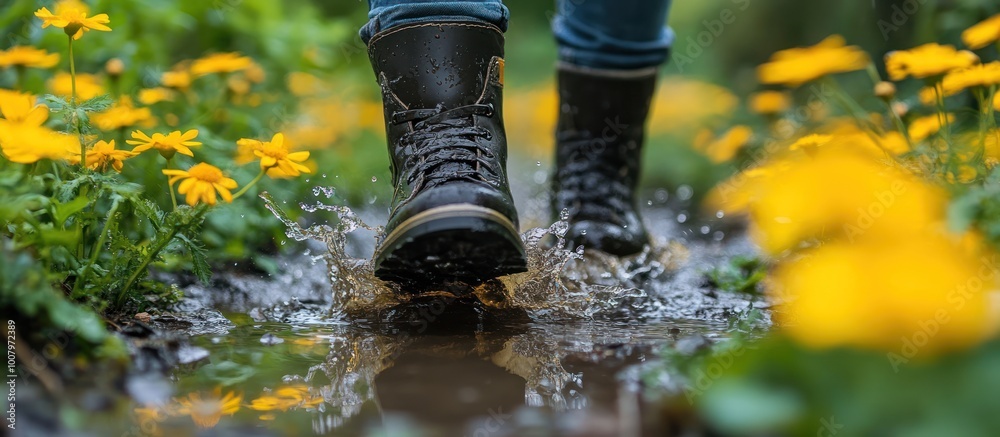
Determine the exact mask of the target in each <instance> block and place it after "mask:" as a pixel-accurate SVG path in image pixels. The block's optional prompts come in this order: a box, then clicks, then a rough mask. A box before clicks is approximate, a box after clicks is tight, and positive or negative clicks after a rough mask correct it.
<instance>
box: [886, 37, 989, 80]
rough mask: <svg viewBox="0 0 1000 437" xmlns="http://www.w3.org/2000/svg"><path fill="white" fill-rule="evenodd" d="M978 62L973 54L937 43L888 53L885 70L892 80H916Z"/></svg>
mask: <svg viewBox="0 0 1000 437" xmlns="http://www.w3.org/2000/svg"><path fill="white" fill-rule="evenodd" d="M978 62H979V57H978V56H976V54H975V53H972V52H970V51H968V50H956V49H955V47H954V46H950V45H940V44H937V43H930V44H924V45H922V46H919V47H916V48H912V49H910V50H900V51H895V52H889V53H888V54H886V55H885V68H886V70H887V71H888V72H889V78H890V79H892V80H903V79H905V78H907V77H910V76H912V77H914V78H917V79H922V78H925V77H931V76H938V75H942V74H945V73H947V72H949V71H952V70H956V69H959V68H966V67H971V66H972V65H974V64H976V63H978Z"/></svg>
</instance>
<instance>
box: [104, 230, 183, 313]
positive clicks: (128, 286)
mask: <svg viewBox="0 0 1000 437" xmlns="http://www.w3.org/2000/svg"><path fill="white" fill-rule="evenodd" d="M179 230H180V229H179V228H177V227H174V228H171V229H170V234H169V235H168V236H167V238H165V239H163V241H162V242H160V244H158V245H157V246H156V247H155V248H153V250H151V251H149V253H148V254H146V258H144V259H143V260H142V263H141V264H139V268H137V269H135V271H134V272H132V276H130V277H129V278H128V281H126V282H125V286H123V287H122V288H121V290H118V298H117V299H116V304H117V305H118V306H121V305H122V303H124V300H125V296H126V295H127V294H128V293H127V292H128V290H129V289H131V288H132V284H133V283H134V282H135V281H136V280H137V279H139V275H140V274H142V273H145V272H146V267H149V263H151V262H153V258H154V257H156V255H157V254H158V253H160V251H161V250H163V248H164V247H167V244H170V241H171V240H173V239H174V236H175V235H177V232H178V231H179Z"/></svg>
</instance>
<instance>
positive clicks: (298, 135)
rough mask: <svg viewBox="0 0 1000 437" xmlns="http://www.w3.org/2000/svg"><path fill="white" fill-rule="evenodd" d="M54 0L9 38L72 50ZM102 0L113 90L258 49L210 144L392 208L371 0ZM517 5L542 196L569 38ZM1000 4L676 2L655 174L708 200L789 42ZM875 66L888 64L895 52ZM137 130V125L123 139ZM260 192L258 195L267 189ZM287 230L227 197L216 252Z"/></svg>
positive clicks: (13, 4)
mask: <svg viewBox="0 0 1000 437" xmlns="http://www.w3.org/2000/svg"><path fill="white" fill-rule="evenodd" d="M570 1H573V0H570ZM45 3H46V2H39V1H37V0H5V1H4V5H3V6H0V31H2V33H0V34H2V35H5V36H6V37H5V39H6V41H4V46H8V45H15V44H33V45H36V46H39V47H43V48H49V49H50V50H57V49H58V48H60V47H62V44H64V41H63V38H64V36H63V35H62V34H61V33H59V32H45V31H43V30H42V29H40V26H38V25H37V23H36V22H35V21H36V20H34V19H33V17H32V12H33V11H34V10H35V9H37V8H38V7H39V6H41V5H43V4H45ZM90 3H91V8H92V9H93V10H97V11H102V12H106V13H108V14H110V15H111V16H112V17H128V18H127V19H124V20H122V19H120V18H116V20H115V22H113V23H112V25H113V27H114V31H113V32H109V33H104V34H101V35H94V36H93V37H92V38H91V39H90V41H89V44H86V45H83V46H82V47H79V48H78V50H79V52H78V55H77V58H78V66H77V69H78V71H82V72H86V73H91V74H94V75H95V80H96V81H98V82H99V83H100V84H101V85H103V86H106V87H107V88H108V90H109V91H110V92H111V93H113V94H116V95H135V94H136V93H137V92H138V91H139V90H141V89H147V88H153V87H156V86H159V84H160V81H161V76H162V74H163V73H164V72H166V71H169V70H170V69H171V68H173V67H175V66H177V65H182V63H183V62H184V61H185V60H191V59H195V58H198V57H200V56H203V55H205V54H206V53H212V52H229V51H237V52H240V53H242V54H245V55H248V56H250V57H252V58H253V59H254V60H255V61H256V62H257V64H259V66H260V71H258V72H257V73H258V74H255V75H254V77H249V76H247V77H244V78H243V80H240V78H229V80H228V81H227V83H226V84H221V83H212V82H211V81H210V80H202V81H200V85H201V86H203V87H207V88H208V89H211V87H218V86H224V87H227V88H228V94H229V96H228V98H229V99H230V100H232V103H233V107H232V108H228V109H227V113H226V114H225V117H224V120H222V121H223V122H220V123H219V125H220V127H221V129H202V138H204V139H205V142H206V145H207V146H208V147H206V152H207V153H210V154H211V153H215V154H217V155H219V157H220V159H219V160H217V162H218V161H222V159H221V157H222V156H223V155H224V156H227V157H228V156H231V155H232V154H233V152H234V150H233V149H234V145H233V142H234V141H235V140H236V139H238V138H240V137H243V136H245V137H259V138H270V136H271V135H272V134H273V133H274V132H276V131H279V130H280V131H283V132H285V134H286V136H287V137H289V139H290V141H291V142H292V144H293V147H295V148H298V149H305V150H312V151H314V153H313V162H312V163H311V164H310V165H312V166H314V167H315V168H316V169H317V172H316V173H315V174H314V175H313V177H311V178H300V179H296V180H286V181H267V182H265V183H264V184H262V185H263V189H266V190H268V191H270V192H272V193H273V194H275V196H276V197H277V198H283V199H306V198H307V197H308V196H309V194H310V193H311V191H312V188H313V187H314V186H317V185H324V186H333V187H335V188H336V189H337V195H338V196H339V197H340V198H342V199H343V201H344V202H346V203H349V204H354V205H364V204H371V205H376V206H379V207H381V206H380V205H386V204H387V203H388V198H387V196H388V195H389V194H390V187H389V183H388V182H387V181H388V178H389V174H388V165H387V158H386V152H385V145H384V139H383V133H382V119H381V117H382V115H381V109H380V101H379V95H378V89H377V87H376V86H375V82H374V79H373V76H372V73H371V70H370V66H369V63H368V60H367V56H366V51H365V47H364V44H363V43H362V42H361V41H360V39H359V37H358V35H357V31H358V28H359V27H360V26H361V25H362V24H364V23H365V21H366V15H367V4H366V2H364V1H357V0H353V1H349V0H336V1H333V0H327V1H324V0H286V1H281V2H275V1H271V0H171V1H164V0H114V1H112V0H98V1H94V2H90ZM506 3H507V5H508V7H509V8H510V10H511V15H512V19H511V24H510V29H509V31H508V32H507V75H508V79H507V83H508V87H507V91H506V106H507V108H508V109H507V112H506V114H505V117H506V123H507V126H508V131H509V134H510V135H509V136H510V148H511V150H512V153H511V154H512V162H511V167H512V173H513V174H515V175H518V174H519V173H518V171H517V169H518V168H522V169H525V170H524V171H523V173H520V174H521V175H522V179H524V178H527V179H531V180H532V181H533V182H532V183H531V184H529V185H530V187H529V189H528V190H527V192H528V193H532V192H533V191H534V192H543V191H544V187H545V186H546V185H547V183H546V181H545V174H544V173H538V170H539V168H538V167H536V166H535V165H536V164H537V165H538V166H539V167H541V168H542V169H543V170H544V169H547V168H548V167H547V164H548V162H549V160H550V156H551V151H552V144H553V140H552V131H553V128H554V124H555V116H556V113H555V109H556V105H557V102H556V95H555V91H554V87H553V67H554V64H555V44H554V41H553V39H552V37H551V35H550V32H549V22H550V19H551V17H552V15H553V13H554V10H555V8H554V4H553V3H552V2H549V1H537V0H508V1H507V2H506ZM998 10H1000V5H998V4H997V3H996V2H995V1H992V0H942V1H934V0H853V1H839V2H802V1H797V0H767V1H765V0H720V1H716V2H705V1H683V0H681V1H675V4H674V5H673V10H672V12H671V15H670V19H669V23H670V25H671V26H672V27H673V29H674V30H675V31H676V35H677V39H676V45H675V48H674V53H673V56H672V62H671V63H670V64H668V65H666V66H665V67H664V79H663V80H662V82H661V84H660V90H659V92H658V95H657V98H656V101H655V104H654V108H653V115H652V119H651V120H650V125H649V130H650V134H651V140H650V141H649V144H648V146H647V149H646V165H645V170H644V181H645V186H646V187H656V188H658V189H665V190H667V191H668V192H671V193H673V192H675V191H676V190H677V188H678V187H681V186H684V185H686V186H688V187H690V188H691V190H687V189H685V190H684V191H685V192H690V193H691V194H692V195H693V199H692V200H693V201H695V202H697V201H698V200H699V199H700V198H701V196H703V195H704V194H705V193H706V192H707V190H708V189H709V188H710V187H712V186H713V185H714V184H715V183H716V182H718V181H720V180H722V179H724V178H725V177H727V176H729V175H731V174H732V173H733V171H734V169H735V168H736V166H737V165H738V162H739V161H738V160H735V161H727V162H722V163H715V162H713V161H712V160H711V159H709V158H708V157H706V156H704V155H703V154H701V153H699V152H697V151H695V150H694V148H692V147H691V145H692V144H693V143H694V142H695V141H696V137H698V135H699V134H701V135H703V136H705V135H707V136H709V137H711V136H712V135H716V134H719V133H721V132H720V130H722V129H723V128H725V127H728V126H732V125H734V124H746V125H749V126H751V127H754V126H761V125H762V123H763V120H762V119H761V118H760V117H758V116H755V115H753V114H751V113H750V111H749V110H748V108H747V104H746V96H748V95H749V94H750V93H751V92H754V91H759V90H760V89H759V86H758V82H757V80H756V76H755V68H756V67H757V66H758V65H759V64H761V63H763V62H765V61H766V60H767V59H768V58H769V56H770V55H771V54H772V53H774V52H775V51H777V50H781V49H785V48H789V47H795V46H806V45H812V44H815V43H817V42H819V41H820V40H822V39H823V38H825V37H826V36H829V35H831V34H842V35H845V37H846V38H847V42H848V43H849V44H854V45H858V46H861V47H862V48H863V49H864V50H865V51H867V52H869V53H872V55H873V57H879V56H880V54H883V53H886V52H888V51H891V50H894V49H901V48H909V47H913V46H915V45H917V44H919V43H924V42H930V41H938V42H941V43H953V44H954V43H960V41H959V34H960V32H961V30H963V29H965V28H966V27H968V26H969V25H971V24H974V23H975V22H977V21H978V20H981V19H982V18H984V17H986V16H989V15H991V14H993V13H996V12H997V11H998ZM730 14H731V16H732V17H735V19H729V20H728V21H730V23H723V22H722V21H721V18H722V17H723V16H727V17H728V16H730ZM987 50H995V49H987ZM114 58H117V59H121V60H122V61H124V64H125V66H126V68H125V71H124V73H123V74H122V75H121V76H120V77H109V75H108V74H107V73H106V72H105V71H104V70H105V64H106V62H107V61H109V60H111V59H114ZM179 63H181V64H179ZM876 64H878V65H879V66H880V67H879V68H882V67H881V63H880V62H879V63H876ZM0 74H7V75H12V74H13V73H12V71H6V72H4V73H0ZM46 78H47V72H45V71H40V70H39V71H29V72H28V73H27V74H26V77H25V83H26V87H27V88H28V89H29V90H35V91H36V92H39V91H43V90H44V89H46V87H47V86H48V87H49V88H51V85H52V84H51V83H50V82H46ZM0 79H4V80H10V77H3V78H0ZM206 83H207V85H206ZM841 83H843V84H845V88H847V89H851V88H852V86H853V87H854V88H855V90H857V91H860V92H859V93H858V94H860V95H862V96H871V93H870V90H869V89H868V88H869V87H870V86H871V85H870V83H871V82H870V79H869V78H868V77H866V76H865V75H864V74H857V75H846V76H845V77H844V78H843V80H842V81H841ZM917 85H918V84H913V85H912V86H914V87H916V86H917ZM814 92H815V89H813V88H809V87H804V88H802V89H800V90H798V91H796V93H798V94H799V95H797V96H796V97H797V98H799V99H803V100H805V98H803V96H802V95H806V94H809V93H814ZM900 94H905V93H903V92H901V93H900ZM807 97H808V96H806V98H807ZM866 98H868V99H874V97H873V96H871V97H866ZM861 103H862V104H864V103H866V102H864V101H862V102H861ZM868 103H870V102H868ZM875 103H877V102H875ZM183 109H184V108H175V111H174V112H176V113H177V114H178V115H180V117H179V118H180V125H182V126H180V127H185V126H183V125H185V124H186V123H185V121H186V120H185V118H184V116H183V114H182V112H183ZM202 109H204V108H202ZM209 109H211V108H209ZM176 118H178V117H174V119H175V120H174V122H175V123H176ZM166 121H167V122H169V121H171V120H170V119H169V118H168V119H167V120H166ZM188 121H190V120H188ZM196 121H197V120H196ZM216 121H220V120H216ZM167 124H170V123H167ZM188 125H190V124H188ZM207 127H210V128H211V127H213V126H207ZM124 134H125V130H124V129H123V130H122V137H123V138H122V139H124ZM235 164H236V165H235V166H230V168H226V170H228V171H231V172H233V173H234V174H235V175H236V176H237V179H238V180H246V179H249V178H251V177H252V176H253V172H254V171H255V170H254V169H252V168H249V167H252V166H242V167H239V165H240V164H242V163H241V162H240V160H239V159H237V161H236V163H235ZM148 170H149V169H143V168H139V167H138V166H132V168H131V169H128V168H127V169H126V172H127V173H128V172H132V173H133V174H131V175H126V176H129V177H135V178H140V179H143V178H144V179H145V180H144V182H143V183H144V185H147V186H152V187H157V186H160V185H164V181H162V180H161V179H162V178H160V177H159V176H157V173H158V172H156V171H148ZM515 178H517V176H515ZM245 199H246V202H254V201H255V200H256V199H255V198H254V197H253V196H246V198H245ZM164 201H165V200H164ZM290 212H291V213H292V214H293V215H294V214H296V212H295V211H290ZM237 214H238V215H239V217H237ZM237 218H238V219H237ZM540 221H541V219H539V220H530V219H529V220H528V221H527V224H529V225H539V224H542V223H540ZM282 231H283V230H282V228H281V227H280V226H279V225H278V222H277V221H276V220H274V219H273V217H271V215H270V213H268V212H267V211H266V210H264V209H263V208H262V207H260V205H259V203H258V204H255V205H250V204H239V205H236V206H234V207H232V208H220V209H219V211H216V212H215V213H213V214H212V215H211V216H210V218H209V226H208V230H207V232H206V242H207V243H208V244H209V246H210V247H211V248H213V249H215V250H213V251H211V253H212V254H213V257H215V258H217V259H219V258H221V259H244V258H254V259H255V261H257V264H258V267H268V266H269V265H271V264H269V263H268V261H267V259H268V255H267V253H268V252H271V253H273V252H275V251H276V250H277V249H278V246H279V244H276V243H274V241H280V240H281V238H282V235H283V233H282ZM275 237H276V238H277V240H275ZM254 248H256V249H262V251H261V250H257V251H255V250H254ZM261 254H263V255H261Z"/></svg>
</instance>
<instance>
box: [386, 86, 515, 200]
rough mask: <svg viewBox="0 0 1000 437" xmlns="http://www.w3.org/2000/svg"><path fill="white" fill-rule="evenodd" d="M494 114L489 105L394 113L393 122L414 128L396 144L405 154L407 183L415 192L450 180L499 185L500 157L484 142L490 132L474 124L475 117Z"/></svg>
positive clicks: (487, 139)
mask: <svg viewBox="0 0 1000 437" xmlns="http://www.w3.org/2000/svg"><path fill="white" fill-rule="evenodd" d="M493 114H494V108H493V105H492V104H472V105H466V106H459V107H457V108H453V109H444V107H443V106H442V105H438V106H437V107H436V108H434V109H409V110H404V111H398V112H395V113H393V114H392V120H391V121H392V123H393V124H402V123H413V130H412V131H410V132H407V133H405V134H403V135H402V137H401V138H400V143H399V146H400V147H401V148H402V151H403V153H404V154H405V155H406V159H405V160H404V164H403V168H404V169H406V170H405V173H404V174H403V175H402V177H403V178H405V180H406V183H407V184H409V185H412V186H414V190H413V191H414V192H416V191H419V190H421V189H424V188H428V187H431V186H434V185H440V184H441V183H444V182H448V181H453V180H465V181H470V182H475V183H481V184H487V185H490V186H494V187H496V186H499V185H500V174H501V169H499V168H498V165H499V160H498V159H497V157H496V154H495V153H494V152H493V151H492V150H490V147H488V145H489V143H487V142H488V141H490V140H492V139H493V133H492V132H490V131H489V130H488V129H486V128H483V127H481V126H476V124H475V118H474V116H475V115H482V116H486V117H492V116H493ZM482 140H486V141H487V142H484V141H482Z"/></svg>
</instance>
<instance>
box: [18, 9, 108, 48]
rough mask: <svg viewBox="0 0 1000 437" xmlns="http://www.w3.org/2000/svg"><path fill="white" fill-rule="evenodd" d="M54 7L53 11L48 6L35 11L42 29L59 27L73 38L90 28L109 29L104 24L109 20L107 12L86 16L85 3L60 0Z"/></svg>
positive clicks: (103, 30) (78, 36)
mask: <svg viewBox="0 0 1000 437" xmlns="http://www.w3.org/2000/svg"><path fill="white" fill-rule="evenodd" d="M54 9H55V10H56V11H55V13H52V12H50V11H49V10H48V8H41V9H39V10H37V11H35V16H36V17H38V18H41V19H42V28H43V29H44V28H46V27H49V26H55V27H60V28H62V29H63V30H64V31H66V34H67V35H70V36H72V37H73V39H80V38H81V37H82V36H83V34H84V32H89V31H90V30H91V29H93V30H100V31H102V32H110V31H111V28H110V27H108V26H105V25H106V24H108V23H110V22H111V20H110V19H109V18H108V14H97V15H94V16H92V17H88V16H87V15H88V14H90V10H89V9H88V8H87V5H85V4H83V3H82V2H80V1H78V0H60V1H59V2H57V3H56V6H55V8H54Z"/></svg>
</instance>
